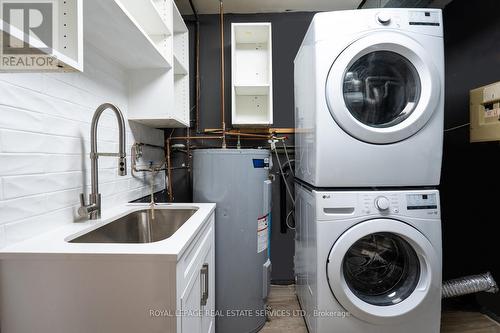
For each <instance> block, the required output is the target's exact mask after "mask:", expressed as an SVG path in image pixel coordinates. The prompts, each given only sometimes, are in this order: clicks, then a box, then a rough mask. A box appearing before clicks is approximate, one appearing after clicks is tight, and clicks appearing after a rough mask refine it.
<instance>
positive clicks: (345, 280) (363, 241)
mask: <svg viewBox="0 0 500 333" xmlns="http://www.w3.org/2000/svg"><path fill="white" fill-rule="evenodd" d="M440 269H441V268H440V258H439V257H438V255H437V254H436V251H435V250H434V248H433V247H432V245H431V244H430V242H429V241H428V240H427V238H426V237H424V235H422V234H421V233H420V232H419V231H418V230H417V229H415V228H413V227H411V226H410V225H408V224H406V223H404V222H401V221H397V220H390V219H375V220H369V221H366V222H362V223H360V224H357V225H355V226H354V227H352V228H350V229H349V230H347V231H346V232H345V233H344V234H342V236H341V237H340V238H339V239H338V240H337V241H336V242H335V244H334V245H333V247H332V249H331V251H330V254H329V257H328V263H327V275H328V276H327V278H328V283H329V285H330V288H331V291H332V292H333V296H334V297H335V298H336V299H337V300H338V301H339V302H340V304H341V305H342V306H343V307H344V308H345V309H346V310H347V311H349V312H350V313H351V314H352V315H353V316H355V317H357V318H359V319H362V320H365V321H368V322H372V323H384V324H387V323H388V321H391V320H394V321H400V320H401V319H402V316H403V315H407V314H408V313H409V312H411V311H413V310H415V309H416V308H417V307H419V306H422V305H423V303H424V302H425V301H426V299H427V297H428V296H429V295H432V293H439V292H440V284H441V281H436V280H439V276H440V275H439V274H438V273H439V270H440Z"/></svg>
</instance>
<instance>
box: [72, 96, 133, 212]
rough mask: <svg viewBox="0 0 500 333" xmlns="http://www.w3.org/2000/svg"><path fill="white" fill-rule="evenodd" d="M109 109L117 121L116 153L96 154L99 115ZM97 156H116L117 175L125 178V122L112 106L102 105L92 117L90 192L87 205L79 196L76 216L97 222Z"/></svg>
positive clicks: (99, 201) (98, 195) (98, 204)
mask: <svg viewBox="0 0 500 333" xmlns="http://www.w3.org/2000/svg"><path fill="white" fill-rule="evenodd" d="M107 109H111V110H113V111H114V113H115V115H116V118H117V121H118V135H119V148H118V153H98V152H97V125H98V123H99V118H100V117H101V114H102V113H103V112H104V111H105V110H107ZM99 156H117V157H118V175H119V176H125V175H126V174H127V160H126V156H127V154H126V153H125V120H124V118H123V114H122V112H121V111H120V109H119V108H118V107H116V106H114V105H113V104H110V103H104V104H102V105H101V106H99V107H98V108H97V109H96V110H95V113H94V116H93V117H92V124H91V128H90V161H91V178H92V181H91V185H92V192H91V193H90V194H89V204H88V205H87V204H85V196H84V194H83V193H81V194H80V203H81V206H80V208H79V209H78V214H79V215H80V216H81V217H89V218H90V219H91V220H97V219H99V218H100V217H101V208H102V207H101V194H100V193H99V178H98V172H99V169H98V158H99Z"/></svg>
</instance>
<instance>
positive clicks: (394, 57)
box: [326, 32, 441, 144]
mask: <svg viewBox="0 0 500 333" xmlns="http://www.w3.org/2000/svg"><path fill="white" fill-rule="evenodd" d="M440 94H441V82H440V78H439V74H438V71H437V70H436V67H435V66H434V62H433V60H432V59H430V57H429V56H428V53H427V52H426V51H425V49H424V48H423V47H422V46H421V45H420V44H419V43H418V42H416V41H415V40H413V39H412V38H410V37H408V36H406V35H403V34H399V33H393V32H378V33H375V34H371V35H368V36H366V37H362V38H360V39H358V40H357V41H355V42H354V43H352V44H350V45H349V46H348V47H347V48H346V49H345V50H344V51H343V52H342V53H341V54H340V55H339V56H338V57H337V59H335V61H334V63H333V65H332V67H331V68H330V72H329V74H328V78H327V82H326V100H327V105H328V108H329V110H330V113H331V115H332V116H333V118H334V119H335V121H336V122H337V124H338V125H339V126H340V127H341V128H342V129H343V130H344V131H346V132H347V133H348V134H349V135H351V136H353V137H355V138H356V139H358V140H361V141H364V142H367V143H374V144H389V143H394V142H398V141H402V140H404V139H406V138H408V137H410V136H412V135H413V134H415V133H417V132H418V131H419V130H420V129H422V128H423V127H424V126H425V124H426V123H427V122H428V121H429V119H430V118H431V116H432V114H433V113H434V111H435V109H436V108H437V106H438V102H439V97H440Z"/></svg>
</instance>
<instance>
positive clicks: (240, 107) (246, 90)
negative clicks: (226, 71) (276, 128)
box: [231, 23, 273, 126]
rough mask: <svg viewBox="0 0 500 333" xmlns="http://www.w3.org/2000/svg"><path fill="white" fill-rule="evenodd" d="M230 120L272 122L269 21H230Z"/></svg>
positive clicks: (236, 123) (243, 123)
mask: <svg viewBox="0 0 500 333" xmlns="http://www.w3.org/2000/svg"><path fill="white" fill-rule="evenodd" d="M231 32H232V34H231V35H232V45H231V51H232V52H231V56H232V72H231V74H232V86H233V88H232V124H233V125H234V126H255V125H257V126H268V125H271V124H272V122H273V98H272V91H273V90H272V43H271V24H270V23H233V24H232V25H231Z"/></svg>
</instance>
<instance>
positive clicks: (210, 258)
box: [202, 242, 215, 333]
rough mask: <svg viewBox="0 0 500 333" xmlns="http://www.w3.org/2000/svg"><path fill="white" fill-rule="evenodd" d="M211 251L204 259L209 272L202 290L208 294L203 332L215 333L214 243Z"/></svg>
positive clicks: (204, 311)
mask: <svg viewBox="0 0 500 333" xmlns="http://www.w3.org/2000/svg"><path fill="white" fill-rule="evenodd" d="M210 245H211V246H210V249H209V251H208V252H207V254H206V255H205V258H204V259H203V262H204V267H205V268H206V270H207V272H206V273H207V277H208V280H204V279H203V281H202V283H204V287H203V289H202V290H204V291H205V292H206V294H205V302H204V304H205V305H203V307H202V309H203V317H202V332H203V333H215V317H214V315H215V251H214V246H213V243H212V242H211V243H210Z"/></svg>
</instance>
